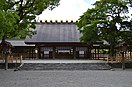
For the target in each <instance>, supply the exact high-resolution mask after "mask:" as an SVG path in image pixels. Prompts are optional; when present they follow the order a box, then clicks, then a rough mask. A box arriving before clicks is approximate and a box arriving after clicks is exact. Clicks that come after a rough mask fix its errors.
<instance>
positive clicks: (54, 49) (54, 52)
mask: <svg viewBox="0 0 132 87" xmlns="http://www.w3.org/2000/svg"><path fill="white" fill-rule="evenodd" d="M55 55H56V47H53V59H55Z"/></svg>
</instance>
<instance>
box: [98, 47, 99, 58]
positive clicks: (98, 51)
mask: <svg viewBox="0 0 132 87" xmlns="http://www.w3.org/2000/svg"><path fill="white" fill-rule="evenodd" d="M98 60H99V48H98Z"/></svg>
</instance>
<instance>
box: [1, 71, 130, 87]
mask: <svg viewBox="0 0 132 87" xmlns="http://www.w3.org/2000/svg"><path fill="white" fill-rule="evenodd" d="M0 87H132V69H130V70H124V71H123V70H120V69H118V70H117V69H116V70H115V71H111V70H84V71H79V70H74V71H65V70H59V71H58V70H49V71H46V70H45V71H16V72H15V71H13V70H7V71H5V70H2V69H0Z"/></svg>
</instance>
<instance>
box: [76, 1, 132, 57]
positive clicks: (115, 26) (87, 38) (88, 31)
mask: <svg viewBox="0 0 132 87" xmlns="http://www.w3.org/2000/svg"><path fill="white" fill-rule="evenodd" d="M128 1H129V0H128ZM93 5H94V8H91V9H88V10H87V11H86V12H85V13H84V14H83V15H82V16H80V19H79V22H78V23H77V26H78V27H79V30H80V32H81V33H82V34H83V36H82V37H81V41H84V42H87V43H88V44H91V43H93V42H96V41H99V40H101V41H102V40H105V41H107V42H108V43H109V44H110V48H111V50H112V51H111V52H113V49H114V47H115V46H116V45H117V43H118V42H119V41H121V40H128V38H132V37H131V36H132V30H131V20H130V16H129V15H128V14H129V13H130V11H129V6H128V2H127V1H126V0H100V1H96V2H95V3H94V4H93ZM128 33H129V35H128ZM126 34H127V35H126ZM112 54H113V53H112Z"/></svg>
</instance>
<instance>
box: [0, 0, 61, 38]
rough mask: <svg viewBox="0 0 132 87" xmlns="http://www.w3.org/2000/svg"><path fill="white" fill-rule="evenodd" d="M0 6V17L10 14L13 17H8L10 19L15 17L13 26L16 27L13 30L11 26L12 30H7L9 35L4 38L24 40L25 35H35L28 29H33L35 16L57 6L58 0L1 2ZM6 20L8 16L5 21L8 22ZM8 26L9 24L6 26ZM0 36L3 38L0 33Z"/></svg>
mask: <svg viewBox="0 0 132 87" xmlns="http://www.w3.org/2000/svg"><path fill="white" fill-rule="evenodd" d="M0 4H1V11H2V12H1V15H2V14H3V15H4V13H5V14H8V13H10V12H11V14H12V16H13V17H10V19H11V18H14V17H15V21H14V22H16V23H15V25H16V26H17V27H16V26H15V28H14V26H12V28H13V29H14V30H11V29H9V30H10V31H8V32H9V33H8V35H7V36H6V37H7V38H14V37H16V38H25V37H26V36H27V35H32V34H34V33H35V32H34V31H33V30H31V29H30V28H33V29H35V24H36V16H38V15H40V14H41V13H42V12H43V11H44V10H45V9H50V10H52V9H54V8H55V7H56V6H58V5H59V0H1V1H0ZM3 11H4V13H3ZM14 13H15V15H14ZM4 16H5V15H4ZM16 16H17V17H16ZM2 18H3V17H2ZM8 18H9V16H8V15H7V16H6V17H5V20H10V19H8ZM1 21H3V20H1ZM11 21H12V19H11ZM8 24H9V23H7V24H6V25H8ZM3 26H4V25H3ZM8 28H11V27H8ZM1 30H5V28H1ZM0 36H1V37H3V32H2V33H0Z"/></svg>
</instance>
